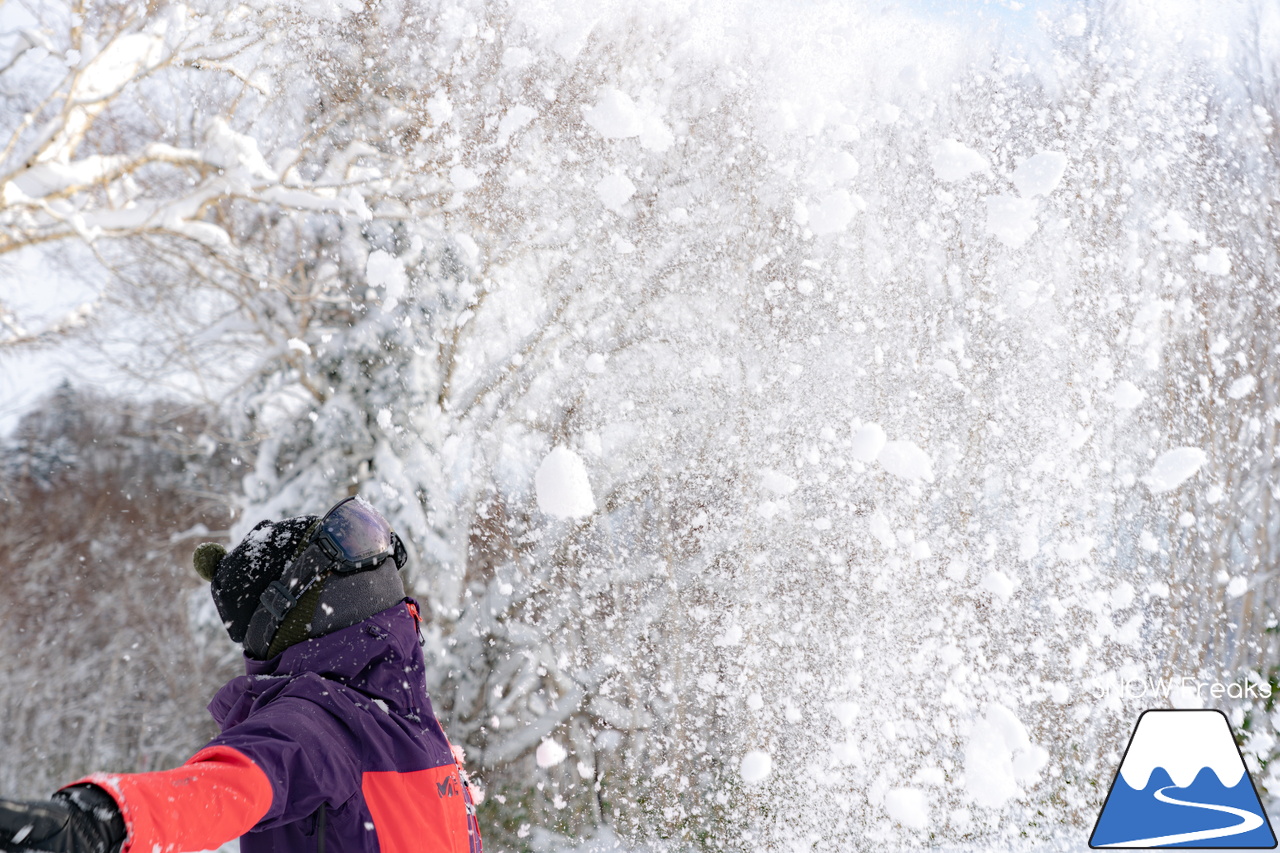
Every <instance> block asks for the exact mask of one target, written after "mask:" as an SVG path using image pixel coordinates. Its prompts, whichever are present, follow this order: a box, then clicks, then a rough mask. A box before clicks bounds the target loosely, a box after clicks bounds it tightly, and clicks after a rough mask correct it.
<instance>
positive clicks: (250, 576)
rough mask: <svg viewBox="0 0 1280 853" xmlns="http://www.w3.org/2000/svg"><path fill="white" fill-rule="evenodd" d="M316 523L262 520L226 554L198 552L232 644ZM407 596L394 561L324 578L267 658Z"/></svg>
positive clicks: (208, 548) (213, 547)
mask: <svg viewBox="0 0 1280 853" xmlns="http://www.w3.org/2000/svg"><path fill="white" fill-rule="evenodd" d="M319 522H320V517H319V516H315V515H300V516H296V517H295V518H286V519H284V520H283V521H276V522H272V521H260V522H258V524H257V525H255V526H254V528H253V529H252V530H250V531H249V533H248V534H247V535H246V536H245V537H244V539H243V540H242V541H241V542H240V544H239V545H237V546H236V547H235V548H234V549H232V550H231V552H230V553H228V552H227V549H226V548H223V547H222V546H221V545H218V544H217V543H214V542H205V543H204V544H202V545H199V546H197V547H196V550H195V554H194V555H192V562H193V563H194V564H195V569H196V573H197V574H199V575H200V577H202V578H204V579H205V580H207V581H209V582H210V584H211V586H212V590H211V591H212V593H213V603H214V604H215V605H217V608H218V615H219V616H221V617H222V623H223V624H224V625H225V626H226V628H227V633H228V634H230V635H231V639H232V640H233V641H234V642H237V643H243V642H244V637H245V634H246V633H247V632H248V630H249V622H250V620H252V619H253V614H254V612H255V611H257V609H258V607H259V606H260V605H261V603H262V594H263V592H265V591H266V589H267V586H268V585H270V583H271V582H272V581H274V580H278V579H279V578H280V576H281V575H283V574H284V572H285V570H286V569H287V568H288V567H289V564H290V563H292V562H293V560H294V558H296V557H297V556H298V555H299V554H301V553H302V551H303V550H304V549H305V548H306V545H307V542H308V541H309V540H310V537H311V534H312V532H313V531H314V530H315V529H316V527H317V526H318V524H319ZM404 596H405V588H404V584H403V582H402V580H401V578H400V573H399V570H398V567H397V566H396V562H395V560H394V559H393V558H391V557H387V558H386V559H385V560H383V561H382V562H381V563H380V564H379V565H378V566H376V567H373V568H371V569H366V570H364V571H360V572H356V573H354V574H331V575H327V576H323V577H321V578H320V580H319V581H318V582H317V583H316V584H315V585H314V586H312V587H311V589H309V590H308V591H307V592H306V593H305V594H304V595H303V596H302V598H301V599H300V600H299V601H298V603H297V605H295V606H294V608H293V609H292V610H291V611H290V613H289V615H288V616H287V617H286V618H285V620H284V622H282V623H281V624H280V627H279V628H277V629H276V633H275V636H274V637H273V638H272V640H271V647H270V649H269V650H268V651H267V657H275V656H276V655H278V654H280V652H282V651H284V650H285V649H286V648H288V647H289V646H292V645H294V644H295V643H300V642H302V641H303V640H307V639H311V638H313V637H322V636H324V635H325V634H328V633H331V632H333V631H336V630H339V629H341V628H345V627H347V626H349V625H354V624H355V623H356V622H359V621H361V620H363V619H366V618H368V617H369V616H372V615H373V614H375V613H377V612H379V611H381V610H385V609H387V608H388V607H392V606H393V605H395V604H396V603H398V602H399V601H401V600H402V599H403V598H404Z"/></svg>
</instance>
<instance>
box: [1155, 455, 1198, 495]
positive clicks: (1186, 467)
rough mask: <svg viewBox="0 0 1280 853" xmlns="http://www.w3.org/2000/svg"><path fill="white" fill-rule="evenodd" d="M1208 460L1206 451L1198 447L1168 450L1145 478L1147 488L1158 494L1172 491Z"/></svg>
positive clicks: (1157, 460) (1193, 474)
mask: <svg viewBox="0 0 1280 853" xmlns="http://www.w3.org/2000/svg"><path fill="white" fill-rule="evenodd" d="M1207 460H1208V457H1207V456H1206V455H1205V452H1204V451H1203V450H1201V449H1200V448H1198V447H1175V448H1174V449H1173V450H1166V451H1165V452H1164V453H1161V454H1160V457H1159V458H1158V459H1156V463H1155V464H1154V465H1152V466H1151V472H1150V473H1149V474H1147V476H1146V478H1145V482H1146V484H1147V488H1149V489H1151V491H1152V492H1155V493H1156V494H1160V493H1161V492H1168V491H1172V490H1173V489H1176V488H1178V486H1181V485H1182V484H1183V483H1185V482H1186V481H1187V480H1189V479H1191V478H1192V477H1193V476H1195V474H1196V472H1197V471H1199V470H1200V467H1201V466H1202V465H1204V463H1205V462H1206V461H1207Z"/></svg>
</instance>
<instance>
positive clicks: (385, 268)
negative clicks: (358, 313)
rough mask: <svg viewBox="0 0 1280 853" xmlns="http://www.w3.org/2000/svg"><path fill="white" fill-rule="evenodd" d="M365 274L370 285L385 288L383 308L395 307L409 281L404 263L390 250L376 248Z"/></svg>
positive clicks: (370, 255) (371, 254)
mask: <svg viewBox="0 0 1280 853" xmlns="http://www.w3.org/2000/svg"><path fill="white" fill-rule="evenodd" d="M364 274H365V279H366V280H367V281H368V282H369V286H370V287H381V288H384V289H385V292H386V295H385V296H384V297H383V299H382V308H383V310H384V311H390V310H392V309H393V308H395V307H396V305H397V303H399V301H400V297H401V296H403V295H404V289H405V286H406V285H407V284H408V283H409V276H408V275H407V274H406V273H405V271H404V264H402V263H401V262H400V259H399V258H397V257H396V256H395V255H392V254H391V253H390V252H384V251H382V250H381V249H375V250H374V251H372V252H370V253H369V260H368V261H367V262H366V263H365V273H364Z"/></svg>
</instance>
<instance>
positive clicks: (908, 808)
mask: <svg viewBox="0 0 1280 853" xmlns="http://www.w3.org/2000/svg"><path fill="white" fill-rule="evenodd" d="M884 810H885V811H887V812H888V813H889V817H891V818H893V819H894V820H896V821H897V822H898V823H900V824H902V825H903V826H905V827H906V828H907V829H924V828H926V827H927V826H928V825H929V805H928V803H927V802H926V801H925V797H924V791H921V790H919V789H918V788H893V789H892V790H890V791H888V792H887V793H885V795H884Z"/></svg>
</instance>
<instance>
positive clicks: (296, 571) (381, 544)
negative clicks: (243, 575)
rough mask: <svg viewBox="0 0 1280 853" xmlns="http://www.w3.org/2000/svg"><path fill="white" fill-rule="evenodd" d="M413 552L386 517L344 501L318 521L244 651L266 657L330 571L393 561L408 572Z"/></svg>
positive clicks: (265, 599) (263, 607)
mask: <svg viewBox="0 0 1280 853" xmlns="http://www.w3.org/2000/svg"><path fill="white" fill-rule="evenodd" d="M408 556H409V555H408V552H407V551H406V550H405V547H404V543H403V542H401V541H400V537H399V536H397V535H396V534H395V531H393V530H392V529H391V525H390V524H388V523H387V520H386V519H385V518H383V517H382V513H380V512H378V511H377V510H376V509H374V508H373V505H372V504H370V503H369V502H368V501H366V500H364V499H363V498H361V497H358V496H357V497H350V498H344V499H343V500H341V501H338V503H336V504H334V506H333V508H332V509H330V510H329V511H328V512H327V513H325V514H324V517H323V518H322V519H320V520H319V521H318V522H316V524H315V527H314V528H313V529H312V532H311V534H310V536H309V537H308V538H307V540H306V544H305V545H304V546H303V548H302V551H301V552H299V554H298V556H297V557H295V558H294V560H293V562H291V563H290V564H289V566H288V567H287V568H286V569H285V570H284V572H283V573H282V574H281V575H280V578H279V579H278V580H274V581H272V582H271V583H270V584H268V586H267V588H266V590H265V591H263V593H262V597H261V599H260V603H259V606H258V609H257V610H256V611H255V612H254V614H253V617H252V618H251V619H250V620H249V628H248V630H247V631H246V632H245V638H244V647H245V650H246V651H248V652H249V653H250V654H251V655H253V656H254V657H256V658H258V659H260V660H261V659H265V657H266V654H267V650H268V649H269V648H270V646H271V641H272V639H274V638H275V635H276V631H277V630H278V629H279V628H280V625H281V624H282V623H283V622H284V620H285V618H286V617H288V615H289V613H290V612H291V611H292V610H293V608H295V607H297V605H298V601H299V600H300V599H301V598H302V596H304V595H306V593H307V591H308V590H309V589H311V588H312V587H313V586H315V584H316V583H317V582H318V581H319V580H320V579H321V578H323V577H325V576H326V575H328V574H329V573H330V572H335V573H337V574H341V575H348V574H355V573H356V572H363V571H368V570H370V569H374V568H376V567H378V566H380V565H381V564H382V561H383V560H385V559H387V558H388V557H390V558H391V559H392V560H394V561H395V564H396V568H397V569H401V568H404V564H405V563H406V562H407V560H408Z"/></svg>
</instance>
